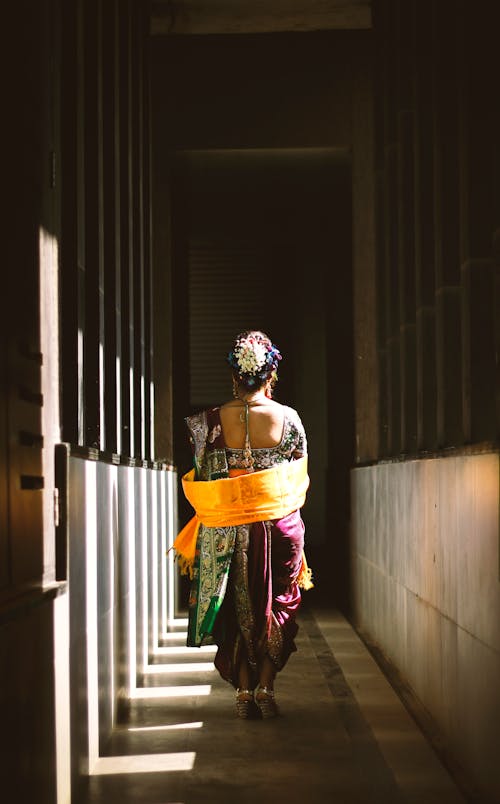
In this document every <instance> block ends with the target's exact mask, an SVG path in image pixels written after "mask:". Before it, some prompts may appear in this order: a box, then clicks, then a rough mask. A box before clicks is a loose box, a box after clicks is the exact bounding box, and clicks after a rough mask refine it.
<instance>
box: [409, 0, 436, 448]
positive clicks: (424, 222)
mask: <svg viewBox="0 0 500 804" xmlns="http://www.w3.org/2000/svg"><path fill="white" fill-rule="evenodd" d="M430 2H431V0H424V2H421V3H418V4H417V6H416V14H415V23H414V28H413V32H414V37H415V63H414V81H415V118H414V142H415V150H414V193H415V201H414V216H415V292H416V341H417V353H416V361H417V362H416V380H417V448H418V449H419V450H432V449H435V448H436V446H437V430H436V425H437V407H436V396H437V385H436V307H435V304H436V297H435V254H434V227H435V223H434V165H433V88H434V86H433V81H432V61H431V59H430V58H429V53H430V52H431V42H432V32H431V30H430V26H429V19H430Z"/></svg>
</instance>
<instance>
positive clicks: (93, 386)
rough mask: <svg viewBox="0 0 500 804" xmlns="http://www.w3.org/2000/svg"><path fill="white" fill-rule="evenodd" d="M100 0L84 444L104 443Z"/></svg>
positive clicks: (90, 134) (90, 151) (92, 92)
mask: <svg viewBox="0 0 500 804" xmlns="http://www.w3.org/2000/svg"><path fill="white" fill-rule="evenodd" d="M101 10H102V9H101V0H89V2H86V3H85V5H84V40H85V45H84V48H85V56H84V64H85V73H84V94H85V101H84V103H85V112H84V115H85V120H84V126H85V128H84V131H85V134H84V136H85V184H84V188H85V189H84V193H85V260H84V265H85V338H84V342H83V361H84V362H83V382H84V400H85V404H84V425H85V444H86V445H87V446H90V447H94V448H97V449H99V448H102V446H103V443H104V422H103V420H102V407H103V399H104V385H103V384H104V377H103V354H104V347H105V343H104V255H103V238H102V232H103V193H102V63H101V62H102V47H101V38H102V21H101Z"/></svg>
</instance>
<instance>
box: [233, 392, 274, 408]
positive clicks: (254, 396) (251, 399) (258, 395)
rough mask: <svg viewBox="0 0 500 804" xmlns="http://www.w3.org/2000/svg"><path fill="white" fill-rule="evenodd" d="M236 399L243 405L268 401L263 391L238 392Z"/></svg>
mask: <svg viewBox="0 0 500 804" xmlns="http://www.w3.org/2000/svg"><path fill="white" fill-rule="evenodd" d="M237 399H239V400H240V401H241V402H243V404H244V405H255V404H257V403H259V402H267V401H268V397H267V396H266V394H265V392H264V391H253V392H252V391H250V392H249V393H246V394H242V393H239V394H238V396H237Z"/></svg>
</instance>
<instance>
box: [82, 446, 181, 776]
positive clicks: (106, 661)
mask: <svg viewBox="0 0 500 804" xmlns="http://www.w3.org/2000/svg"><path fill="white" fill-rule="evenodd" d="M176 484H177V476H176V473H175V472H173V471H168V470H167V471H166V470H160V469H155V468H146V467H136V466H123V465H120V466H119V465H115V464H112V463H109V462H105V461H96V460H90V459H86V458H84V457H79V456H75V455H72V456H70V457H69V461H68V517H69V522H68V539H69V601H70V608H69V612H70V613H69V632H70V645H69V657H70V691H71V692H70V696H71V697H70V709H71V769H72V773H71V775H72V785H71V786H72V789H73V791H77V790H78V789H79V788H80V787H81V783H82V779H83V778H84V777H86V776H88V775H92V774H93V773H96V772H99V762H100V759H101V758H102V757H103V756H105V754H106V749H107V744H108V741H109V738H110V736H111V733H112V731H113V728H114V726H115V725H116V723H117V721H118V719H119V717H120V706H127V705H128V702H129V701H130V699H133V698H134V697H136V695H137V694H138V691H139V692H140V688H141V686H142V682H143V674H144V672H145V669H146V668H147V665H148V663H149V661H150V657H151V656H152V655H153V653H154V652H155V649H156V648H157V647H158V640H159V639H161V637H162V636H163V635H164V634H165V633H166V630H167V627H168V619H169V617H170V619H172V618H174V616H175V610H174V602H175V595H174V594H173V591H174V590H171V589H170V588H168V583H170V584H174V583H175V580H174V573H173V571H172V568H171V567H170V568H169V567H168V565H167V561H166V560H165V554H166V550H167V547H168V546H169V545H170V544H171V543H172V538H173V535H174V532H175V531H176V521H175V520H176V517H175V508H173V505H174V503H173V500H174V488H175V487H176ZM167 600H170V609H171V610H170V611H169V610H168V606H167Z"/></svg>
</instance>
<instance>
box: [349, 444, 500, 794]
mask: <svg viewBox="0 0 500 804" xmlns="http://www.w3.org/2000/svg"><path fill="white" fill-rule="evenodd" d="M352 501H353V523H352V528H353V534H352V535H353V542H352V549H353V556H352V567H353V597H354V600H353V611H354V619H355V622H356V625H357V626H358V627H359V628H360V630H361V631H362V632H364V633H365V634H366V635H367V636H368V637H369V638H370V639H371V640H373V641H374V642H375V643H376V644H377V645H378V646H379V647H380V648H381V649H382V651H383V653H384V654H385V655H386V657H387V658H388V659H389V660H390V661H391V662H392V663H393V664H394V665H395V666H396V667H397V668H398V669H399V671H400V672H401V674H402V676H403V677H404V678H405V679H406V680H407V681H408V683H409V685H410V686H411V688H412V689H413V691H414V693H415V694H416V696H417V698H418V699H420V701H421V702H422V704H423V705H424V707H425V708H426V709H427V710H428V712H429V713H430V714H431V715H432V718H433V719H434V721H435V723H436V725H437V727H438V729H439V731H440V732H441V734H442V735H443V737H444V740H445V742H446V744H447V746H449V749H450V751H451V753H452V755H454V756H455V757H456V759H457V760H458V761H459V763H461V765H462V767H463V768H464V769H465V770H466V772H468V774H470V776H471V778H473V779H474V780H475V781H476V783H477V785H478V787H479V788H480V789H482V790H483V791H484V793H485V795H489V796H490V797H491V800H492V801H496V802H498V801H500V773H499V772H498V745H499V744H500V684H499V679H500V567H499V456H498V454H497V453H486V454H476V455H472V454H471V455H465V456H461V457H445V458H435V459H425V460H424V459H423V460H413V461H406V462H399V461H395V462H393V463H392V462H387V463H381V464H378V465H374V466H369V467H364V468H357V469H354V470H353V471H352Z"/></svg>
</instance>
